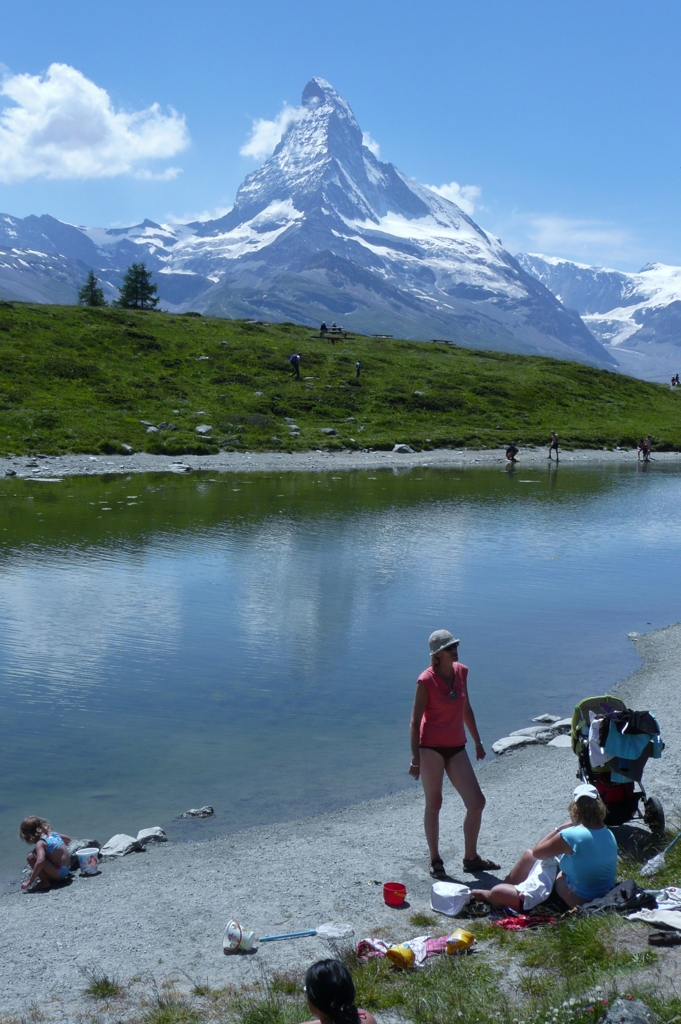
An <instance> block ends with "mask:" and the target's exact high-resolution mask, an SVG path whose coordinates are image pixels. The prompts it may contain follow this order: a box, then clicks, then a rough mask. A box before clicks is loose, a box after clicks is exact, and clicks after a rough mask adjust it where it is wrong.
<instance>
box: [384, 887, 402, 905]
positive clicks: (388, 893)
mask: <svg viewBox="0 0 681 1024" xmlns="http://www.w3.org/2000/svg"><path fill="white" fill-rule="evenodd" d="M406 896H407V887H406V885H403V884H402V882H386V883H385V885H384V886H383V899H384V900H385V902H386V903H387V904H388V906H389V907H401V906H402V904H403V903H404V901H405V898H406Z"/></svg>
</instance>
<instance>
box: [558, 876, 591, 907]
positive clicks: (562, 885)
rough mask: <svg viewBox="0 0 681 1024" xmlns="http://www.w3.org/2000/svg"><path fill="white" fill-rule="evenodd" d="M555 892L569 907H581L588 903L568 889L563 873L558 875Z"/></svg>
mask: <svg viewBox="0 0 681 1024" xmlns="http://www.w3.org/2000/svg"><path fill="white" fill-rule="evenodd" d="M553 891H554V892H557V893H558V895H559V896H560V898H561V899H563V900H565V902H566V903H567V905H568V907H581V905H582V904H583V903H586V900H583V899H582V898H581V896H578V895H577V893H576V892H573V891H572V889H570V888H569V887H568V884H567V882H566V881H565V875H564V874H563V872H562V871H559V872H558V874H557V875H556V884H555V885H554V887H553Z"/></svg>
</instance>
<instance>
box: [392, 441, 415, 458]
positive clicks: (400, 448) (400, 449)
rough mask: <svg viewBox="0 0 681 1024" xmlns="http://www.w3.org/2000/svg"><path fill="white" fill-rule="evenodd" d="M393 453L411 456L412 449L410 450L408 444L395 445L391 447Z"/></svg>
mask: <svg viewBox="0 0 681 1024" xmlns="http://www.w3.org/2000/svg"><path fill="white" fill-rule="evenodd" d="M393 452H397V454H398V455H413V454H414V449H413V448H410V447H409V445H408V444H396V445H395V446H394V447H393Z"/></svg>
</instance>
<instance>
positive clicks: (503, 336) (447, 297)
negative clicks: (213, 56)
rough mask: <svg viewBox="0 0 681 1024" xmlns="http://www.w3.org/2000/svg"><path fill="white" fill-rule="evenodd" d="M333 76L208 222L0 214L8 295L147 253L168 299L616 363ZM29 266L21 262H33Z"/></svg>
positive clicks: (51, 298) (53, 297) (104, 276)
mask: <svg viewBox="0 0 681 1024" xmlns="http://www.w3.org/2000/svg"><path fill="white" fill-rule="evenodd" d="M365 138H366V136H365V135H364V133H363V132H362V130H361V128H360V126H359V125H358V123H357V121H356V119H355V116H354V114H353V112H352V110H351V108H350V106H349V104H348V103H347V102H346V101H345V100H344V99H343V98H342V97H341V96H339V95H338V93H337V92H336V91H335V90H334V89H333V87H332V86H331V85H330V84H329V83H328V82H327V81H325V80H324V79H321V78H313V79H312V80H311V81H310V82H308V84H307V85H306V86H305V89H304V90H303V94H302V103H301V107H300V108H299V116H298V115H297V116H296V118H294V119H291V120H290V123H289V124H288V126H287V128H286V130H285V131H284V134H283V135H282V138H281V140H280V142H279V143H278V145H277V146H276V148H275V150H274V152H273V153H272V155H271V156H270V157H269V159H267V160H266V161H265V162H264V163H263V164H262V166H260V167H258V168H257V169H256V170H254V171H253V172H251V173H250V174H249V175H248V176H247V177H246V178H245V180H244V182H243V183H242V185H241V186H240V188H239V189H238V191H237V194H236V197H235V201H234V205H233V207H232V209H231V210H230V211H229V212H228V213H226V214H225V215H224V216H222V217H219V218H217V219H213V220H205V221H194V222H191V223H188V224H157V223H155V222H153V221H150V220H145V221H143V222H142V223H141V224H138V225H134V226H132V227H129V228H93V227H87V226H81V225H70V224H64V223H62V222H60V221H58V220H56V219H55V218H53V217H49V216H47V215H45V216H41V217H35V216H32V217H26V218H23V219H20V218H14V217H11V216H10V215H8V214H3V215H0V296H2V297H4V298H19V299H27V300H30V301H44V302H74V301H75V298H76V293H77V288H78V286H79V284H80V283H82V280H83V279H84V277H85V275H86V273H87V271H88V270H89V269H92V270H94V272H95V273H96V274H97V276H98V277H99V278H100V279H101V281H102V284H103V288H104V291H105V295H106V296H107V297H109V298H112V297H115V295H116V293H117V292H116V289H117V286H118V284H119V283H120V280H121V276H122V273H123V272H124V270H125V269H126V267H127V266H128V265H129V264H130V263H131V262H133V261H141V260H144V261H145V262H146V264H147V267H148V268H149V269H151V270H152V271H153V272H154V274H155V279H156V281H157V284H158V289H159V295H160V297H161V300H162V304H163V306H164V308H166V309H169V310H173V311H178V312H183V311H186V310H190V309H192V310H196V311H198V312H202V313H204V314H208V315H214V316H229V317H245V318H250V319H258V320H272V321H296V322H300V323H308V324H318V323H319V322H321V321H322V320H327V321H330V320H335V321H337V322H338V323H342V324H343V326H344V327H345V328H346V329H348V330H354V331H358V332H362V333H367V334H372V333H380V334H392V335H394V336H396V337H403V338H410V339H415V340H423V341H427V340H430V339H434V338H436V339H438V340H449V341H452V342H455V343H457V344H461V345H465V346H469V347H473V348H486V349H496V350H499V351H506V352H519V353H526V354H534V355H549V356H554V357H557V358H563V359H577V360H581V361H584V362H588V363H591V364H592V365H596V366H601V367H607V368H610V369H613V368H616V367H617V363H618V360H617V357H616V356H615V355H614V354H613V351H612V346H611V345H609V344H606V345H603V344H602V343H601V341H600V340H598V339H597V338H596V337H594V334H593V333H592V332H591V330H589V328H588V327H587V326H586V325H585V323H584V322H583V320H582V319H581V317H580V316H579V315H578V314H577V313H576V312H574V311H573V310H568V309H566V308H565V306H564V305H563V304H562V303H561V302H560V301H559V299H557V298H556V296H555V294H553V290H552V289H551V288H549V287H547V286H546V284H545V283H544V282H542V281H541V280H538V279H537V276H536V275H535V274H534V273H533V272H532V271H528V269H527V268H526V267H524V266H522V265H521V264H520V263H519V262H518V261H517V260H516V259H515V258H514V257H513V256H511V255H510V253H508V252H507V251H506V250H505V249H504V247H503V245H502V243H501V241H500V240H499V239H498V238H495V237H494V236H493V235H491V234H489V233H488V232H486V231H485V230H484V229H483V228H481V227H480V226H479V225H478V224H477V223H476V222H475V221H474V220H473V219H472V217H470V216H469V215H468V214H466V213H465V212H464V211H463V210H462V209H461V208H460V207H459V206H458V205H457V204H456V203H454V202H451V201H450V200H449V199H446V198H444V197H443V196H442V195H439V194H437V193H436V192H435V191H433V190H432V189H430V188H428V187H427V186H425V185H421V184H419V183H418V182H416V181H414V180H412V179H411V178H409V177H407V176H406V175H405V174H403V173H402V172H401V171H400V170H398V169H397V168H396V167H394V166H393V165H392V164H390V163H385V162H382V161H381V160H379V159H378V158H377V156H376V155H375V152H374V149H375V146H374V145H373V144H372V148H369V147H368V146H367V145H366V144H365ZM22 261H23V262H22Z"/></svg>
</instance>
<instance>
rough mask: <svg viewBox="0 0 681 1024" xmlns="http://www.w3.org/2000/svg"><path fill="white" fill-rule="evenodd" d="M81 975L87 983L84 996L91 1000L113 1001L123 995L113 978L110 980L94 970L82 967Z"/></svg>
mask: <svg viewBox="0 0 681 1024" xmlns="http://www.w3.org/2000/svg"><path fill="white" fill-rule="evenodd" d="M81 973H82V974H83V977H84V978H85V980H86V981H87V986H86V989H85V994H86V995H87V996H89V997H90V998H91V999H97V1000H103V999H115V998H116V997H117V996H120V995H122V994H123V991H124V989H123V986H122V985H120V984H119V982H118V981H117V980H116V979H115V978H110V977H109V976H108V975H107V974H104V973H103V972H101V971H99V970H97V969H96V968H91V967H83V968H81Z"/></svg>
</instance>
